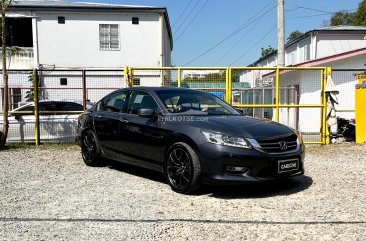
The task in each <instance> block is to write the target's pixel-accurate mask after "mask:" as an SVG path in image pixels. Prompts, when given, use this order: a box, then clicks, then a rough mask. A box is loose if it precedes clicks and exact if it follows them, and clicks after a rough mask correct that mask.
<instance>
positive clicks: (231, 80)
mask: <svg viewBox="0 0 366 241" xmlns="http://www.w3.org/2000/svg"><path fill="white" fill-rule="evenodd" d="M232 71H233V70H232V69H231V68H229V104H230V105H231V104H232V103H231V102H232V97H233V96H232V91H233V79H232V76H233V75H232Z"/></svg>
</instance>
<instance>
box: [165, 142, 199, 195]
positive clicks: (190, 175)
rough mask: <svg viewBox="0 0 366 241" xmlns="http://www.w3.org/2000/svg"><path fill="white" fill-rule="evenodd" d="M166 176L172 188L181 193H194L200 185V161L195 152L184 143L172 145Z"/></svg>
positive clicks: (166, 164) (168, 156) (166, 166)
mask: <svg viewBox="0 0 366 241" xmlns="http://www.w3.org/2000/svg"><path fill="white" fill-rule="evenodd" d="M164 171H165V175H166V178H167V181H168V183H169V185H170V187H171V188H172V189H173V190H174V191H176V192H179V193H186V194H188V193H192V192H194V191H196V190H197V189H198V188H199V186H200V184H199V182H198V178H199V175H200V173H201V169H200V164H199V159H198V156H197V154H196V153H195V152H194V150H193V149H192V148H191V147H190V146H189V145H187V144H186V143H183V142H178V143H175V144H174V145H172V146H171V147H170V149H169V151H168V155H167V157H166V162H165V170H164Z"/></svg>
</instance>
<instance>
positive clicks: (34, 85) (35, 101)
mask: <svg viewBox="0 0 366 241" xmlns="http://www.w3.org/2000/svg"><path fill="white" fill-rule="evenodd" d="M33 91H34V92H33V93H34V117H35V128H34V129H35V139H36V145H37V146H38V145H39V139H40V138H39V112H38V109H39V108H38V103H39V100H38V75H37V70H36V69H33Z"/></svg>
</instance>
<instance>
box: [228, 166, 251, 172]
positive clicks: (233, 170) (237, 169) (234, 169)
mask: <svg viewBox="0 0 366 241" xmlns="http://www.w3.org/2000/svg"><path fill="white" fill-rule="evenodd" d="M246 169H247V168H246V167H234V166H226V171H229V172H244V171H245V170H246Z"/></svg>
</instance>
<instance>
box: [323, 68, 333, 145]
mask: <svg viewBox="0 0 366 241" xmlns="http://www.w3.org/2000/svg"><path fill="white" fill-rule="evenodd" d="M328 76H330V77H332V68H331V67H327V76H326V78H325V86H327V80H328ZM324 91H325V87H324ZM325 97H326V99H325V100H326V101H325V102H326V103H325V105H324V107H325V144H326V145H328V144H330V132H329V128H328V123H327V116H326V115H327V112H328V103H327V102H328V96H327V95H326V96H325Z"/></svg>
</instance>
